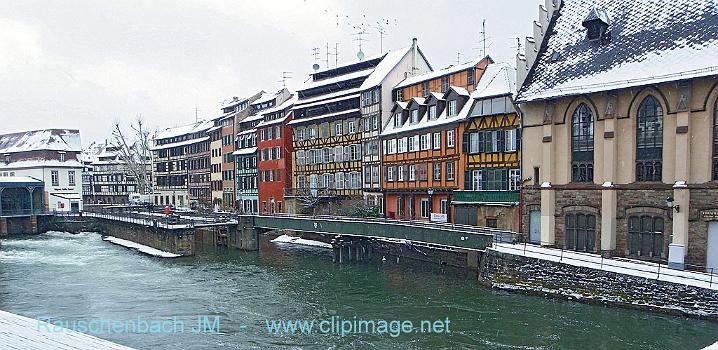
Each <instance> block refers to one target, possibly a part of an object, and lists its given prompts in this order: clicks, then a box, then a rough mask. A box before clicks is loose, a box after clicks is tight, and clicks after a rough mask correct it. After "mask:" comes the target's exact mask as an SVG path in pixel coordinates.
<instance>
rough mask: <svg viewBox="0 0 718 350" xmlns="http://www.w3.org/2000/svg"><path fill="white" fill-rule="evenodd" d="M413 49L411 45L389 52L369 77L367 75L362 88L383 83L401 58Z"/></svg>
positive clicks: (369, 87)
mask: <svg viewBox="0 0 718 350" xmlns="http://www.w3.org/2000/svg"><path fill="white" fill-rule="evenodd" d="M412 49H413V46H412V45H410V46H407V47H403V48H400V49H397V50H391V51H389V52H387V54H386V56H384V58H382V59H381V62H379V64H378V65H377V66H376V67H375V68H374V72H372V73H371V75H369V77H367V78H366V80H364V82H363V83H362V84H361V89H362V90H366V89H371V88H373V87H375V86H378V85H379V84H381V83H382V82H383V81H384V79H386V77H387V76H388V75H389V73H391V71H392V70H393V69H394V68H395V67H396V66H397V65H398V64H399V62H401V59H402V58H404V56H406V55H408V54H409V53H410V52H411V50H412Z"/></svg>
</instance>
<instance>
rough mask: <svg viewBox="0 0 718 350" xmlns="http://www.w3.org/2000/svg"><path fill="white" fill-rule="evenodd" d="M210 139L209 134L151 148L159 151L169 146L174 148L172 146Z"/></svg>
mask: <svg viewBox="0 0 718 350" xmlns="http://www.w3.org/2000/svg"><path fill="white" fill-rule="evenodd" d="M208 140H209V136H205V137H199V138H196V139H189V140H185V141H180V142H173V143H167V144H164V145H158V146H154V147H151V148H150V150H151V151H157V150H161V149H168V148H172V147H179V146H187V145H191V144H195V143H198V142H203V141H208Z"/></svg>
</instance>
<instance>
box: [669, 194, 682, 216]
mask: <svg viewBox="0 0 718 350" xmlns="http://www.w3.org/2000/svg"><path fill="white" fill-rule="evenodd" d="M674 202H675V201H674V200H673V197H668V198H666V207H668V208H670V209H675V210H676V213H680V212H681V210H680V205H678V204H674Z"/></svg>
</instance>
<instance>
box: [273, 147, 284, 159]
mask: <svg viewBox="0 0 718 350" xmlns="http://www.w3.org/2000/svg"><path fill="white" fill-rule="evenodd" d="M281 158H282V154H281V152H280V150H279V146H277V147H274V159H281Z"/></svg>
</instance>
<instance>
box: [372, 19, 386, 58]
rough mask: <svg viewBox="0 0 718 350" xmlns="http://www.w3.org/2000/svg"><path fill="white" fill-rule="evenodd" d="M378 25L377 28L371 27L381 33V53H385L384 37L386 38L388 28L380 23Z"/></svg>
mask: <svg viewBox="0 0 718 350" xmlns="http://www.w3.org/2000/svg"><path fill="white" fill-rule="evenodd" d="M387 22H388V21H387ZM376 23H377V25H376V26H371V27H372V28H374V29H376V31H377V32H379V53H382V52H384V37H385V36H386V27H384V26H383V25H382V23H381V22H380V21H377V22H376Z"/></svg>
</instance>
